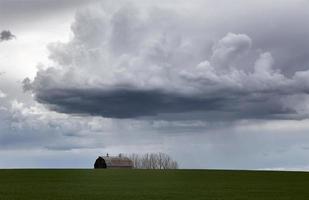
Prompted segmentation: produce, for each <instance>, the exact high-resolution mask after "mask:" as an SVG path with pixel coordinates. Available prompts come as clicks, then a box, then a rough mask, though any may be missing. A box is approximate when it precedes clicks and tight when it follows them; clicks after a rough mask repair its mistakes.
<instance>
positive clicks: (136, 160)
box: [127, 152, 178, 169]
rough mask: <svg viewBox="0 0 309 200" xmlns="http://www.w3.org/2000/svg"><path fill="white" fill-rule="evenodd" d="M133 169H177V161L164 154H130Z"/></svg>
mask: <svg viewBox="0 0 309 200" xmlns="http://www.w3.org/2000/svg"><path fill="white" fill-rule="evenodd" d="M127 157H129V158H130V159H131V160H132V162H133V168H136V169H178V163H177V161H175V160H173V159H172V158H171V157H170V156H169V155H167V154H165V153H161V152H159V153H146V154H142V155H141V154H136V153H133V154H130V155H128V156H127Z"/></svg>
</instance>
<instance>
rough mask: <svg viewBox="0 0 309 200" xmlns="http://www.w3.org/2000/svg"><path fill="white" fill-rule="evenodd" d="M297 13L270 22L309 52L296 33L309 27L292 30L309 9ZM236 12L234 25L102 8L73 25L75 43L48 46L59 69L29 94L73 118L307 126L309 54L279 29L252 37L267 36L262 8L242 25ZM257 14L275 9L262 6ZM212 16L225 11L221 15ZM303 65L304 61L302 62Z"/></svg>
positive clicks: (30, 85) (51, 69) (31, 85)
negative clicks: (295, 121)
mask: <svg viewBox="0 0 309 200" xmlns="http://www.w3.org/2000/svg"><path fill="white" fill-rule="evenodd" d="M297 5H298V6H295V5H294V7H292V8H290V9H288V5H286V6H287V7H280V8H274V9H278V11H279V10H280V12H279V14H280V13H282V12H281V11H282V10H285V11H287V12H288V14H286V15H285V16H283V15H282V16H280V17H289V20H286V21H284V20H282V19H280V18H279V16H278V15H279V14H278V13H276V12H274V11H273V10H266V14H265V15H266V16H269V17H270V19H271V20H272V24H273V25H274V26H279V25H282V23H286V24H284V25H285V26H286V27H289V25H291V26H293V27H294V28H295V30H293V31H291V30H288V35H289V37H293V36H295V39H297V41H296V43H298V42H301V43H302V44H308V39H306V38H307V37H303V38H299V37H297V35H298V32H306V33H309V30H308V29H307V28H305V27H308V26H307V25H308V24H306V23H307V22H306V21H303V23H304V24H303V26H294V25H293V24H294V22H295V21H297V20H298V19H299V18H301V17H306V16H300V15H299V14H297V13H296V12H295V11H296V10H300V9H304V8H302V7H300V5H303V6H304V7H308V5H307V4H297ZM234 6H235V7H233V9H231V10H230V11H229V13H226V15H228V16H231V19H227V22H226V23H223V22H222V21H220V20H219V21H218V20H216V19H214V18H213V16H212V15H211V12H210V14H205V16H203V14H201V10H200V9H198V8H196V7H189V8H187V9H188V10H187V13H182V12H179V11H181V9H180V8H178V7H177V8H176V9H175V8H172V7H169V6H165V7H164V5H163V6H162V5H161V7H160V5H156V6H154V7H151V6H149V5H148V6H147V7H146V8H141V7H138V6H135V5H129V4H122V3H120V5H119V6H118V7H117V6H114V7H113V9H110V8H107V7H106V4H101V5H99V6H95V7H90V8H88V9H85V10H81V11H79V12H78V13H77V15H76V17H75V22H74V23H73V24H72V32H73V35H74V37H73V38H72V40H71V41H69V42H67V43H59V42H58V43H52V44H50V45H49V51H50V59H51V60H52V61H53V62H54V63H55V64H54V66H48V67H45V68H44V69H42V70H40V71H39V72H38V73H37V76H36V77H35V78H34V80H33V81H29V80H28V79H27V81H24V83H25V85H24V88H27V89H28V90H31V91H32V92H33V93H34V95H35V98H36V100H37V101H38V102H40V103H42V104H45V105H47V106H48V108H50V109H51V110H55V111H57V112H63V113H71V114H83V115H97V116H102V117H109V118H136V117H145V116H147V117H150V116H153V117H156V118H160V117H161V116H168V118H170V119H173V118H179V115H183V116H184V118H186V117H185V116H190V117H189V118H190V119H192V117H193V118H200V119H225V118H228V119H229V120H233V119H236V120H237V119H255V118H256V119H260V118H262V119H265V118H271V119H305V118H308V116H309V108H308V106H307V105H308V100H309V95H308V92H309V82H308V80H309V79H308V78H309V70H308V68H309V66H308V62H309V60H308V59H307V58H306V57H305V56H304V55H306V53H307V52H308V50H309V49H308V45H307V46H306V45H300V46H299V47H301V48H300V49H297V50H296V51H293V49H294V48H295V46H294V45H293V44H291V43H290V40H289V39H288V38H286V37H285V36H286V35H285V33H284V31H282V30H281V29H270V30H268V31H269V32H268V33H267V34H265V33H264V31H260V32H253V31H252V29H251V27H252V26H254V27H255V29H263V27H264V25H263V23H262V21H264V18H263V16H260V15H258V13H257V10H258V9H255V12H252V13H249V11H248V13H246V14H247V15H249V16H250V17H247V18H243V19H239V16H238V14H237V13H236V11H237V10H239V9H241V6H240V7H238V6H236V5H234ZM244 6H245V5H244ZM257 6H258V8H261V9H262V8H269V4H268V3H267V2H264V1H263V2H262V3H259V4H257ZM205 9H206V10H207V7H205ZM208 9H210V11H211V9H215V10H218V12H219V13H221V12H223V11H224V9H223V8H221V7H219V6H218V7H210V8H208ZM188 13H191V14H190V15H189V14H188ZM192 13H197V14H196V15H195V14H192ZM204 13H207V12H204ZM301 13H303V15H305V14H304V13H305V12H301ZM216 15H217V13H216ZM208 18H209V19H211V20H209V19H208ZM234 20H239V21H238V23H232V22H233V21H234ZM266 25H267V24H266ZM287 39H288V40H287ZM298 40H302V41H298ZM265 41H269V42H268V43H265ZM287 52H294V53H296V54H297V55H294V53H293V54H291V55H288V54H287ZM299 56H300V57H303V58H304V59H300V60H299V62H297V63H295V58H296V57H299ZM283 60H284V61H283ZM293 60H294V61H293ZM287 67H288V68H287Z"/></svg>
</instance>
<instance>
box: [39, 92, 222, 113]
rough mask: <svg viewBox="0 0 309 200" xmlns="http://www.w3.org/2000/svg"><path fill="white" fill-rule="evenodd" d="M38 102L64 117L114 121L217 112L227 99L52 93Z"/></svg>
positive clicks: (152, 93) (114, 93)
mask: <svg viewBox="0 0 309 200" xmlns="http://www.w3.org/2000/svg"><path fill="white" fill-rule="evenodd" d="M36 98H37V100H38V102H40V103H44V104H48V105H49V106H50V108H51V109H53V110H55V111H58V112H63V113H71V114H72V113H78V114H90V115H100V116H103V117H111V118H133V117H141V116H154V115H157V114H162V113H182V112H188V111H190V112H191V111H199V110H204V111H205V110H209V111H210V110H213V109H215V110H217V109H220V108H221V107H222V105H220V104H221V101H223V100H224V99H219V98H218V99H215V98H211V99H203V98H199V97H190V96H187V97H186V96H180V95H177V94H171V93H164V92H161V91H158V90H152V91H142V90H130V89H117V90H112V91H104V90H100V89H89V90H83V89H52V90H48V91H45V92H42V93H39V94H38V95H37V96H36Z"/></svg>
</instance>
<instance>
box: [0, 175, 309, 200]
mask: <svg viewBox="0 0 309 200" xmlns="http://www.w3.org/2000/svg"><path fill="white" fill-rule="evenodd" d="M308 188H309V173H305V172H267V171H223V170H166V171H163V170H161V171H160V170H92V169H19V170H0V199H1V200H24V199H26V200H50V199H57V200H71V199H72V200H73V199H74V200H78V199H82V200H98V199H112V200H117V199H134V200H139V199H147V200H152V199H157V200H164V199H177V200H181V199H186V200H191V199H203V200H204V199H209V200H221V199H233V200H236V199H237V200H242V199H243V200H248V199H250V200H255V199H263V200H268V199H269V200H281V199H282V200H288V199H290V200H292V199H293V200H296V199H304V200H305V199H309V189H308Z"/></svg>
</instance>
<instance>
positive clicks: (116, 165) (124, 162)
mask: <svg viewBox="0 0 309 200" xmlns="http://www.w3.org/2000/svg"><path fill="white" fill-rule="evenodd" d="M94 168H95V169H105V168H110V169H120V168H133V162H132V161H131V160H130V159H129V158H128V157H125V156H122V155H121V154H119V156H109V155H108V154H107V155H106V156H99V157H98V158H97V159H96V161H95V163H94Z"/></svg>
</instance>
